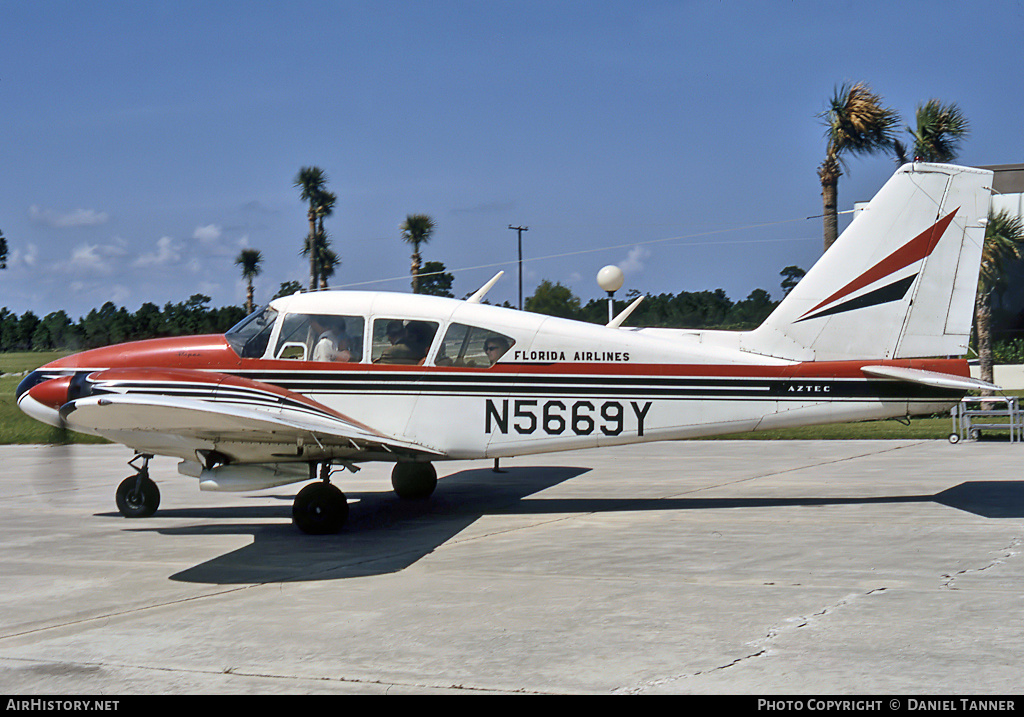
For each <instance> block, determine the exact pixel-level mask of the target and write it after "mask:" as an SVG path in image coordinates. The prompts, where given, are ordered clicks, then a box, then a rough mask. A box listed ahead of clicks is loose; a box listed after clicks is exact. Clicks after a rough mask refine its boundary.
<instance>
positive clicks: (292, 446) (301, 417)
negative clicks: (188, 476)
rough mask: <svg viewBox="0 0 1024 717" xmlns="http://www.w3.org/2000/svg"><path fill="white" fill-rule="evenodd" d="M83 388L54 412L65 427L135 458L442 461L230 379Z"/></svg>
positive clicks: (128, 380)
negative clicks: (210, 454)
mask: <svg viewBox="0 0 1024 717" xmlns="http://www.w3.org/2000/svg"><path fill="white" fill-rule="evenodd" d="M88 383H89V386H88V388H87V389H86V390H85V393H86V394H87V395H85V396H83V397H81V398H78V399H75V400H73V401H70V402H68V403H66V404H65V405H64V406H62V407H61V411H60V412H61V417H62V419H63V420H64V421H65V423H66V425H67V426H68V427H69V428H71V429H72V430H76V431H81V432H84V433H92V434H95V435H99V436H103V437H105V438H108V439H109V440H113V441H115V442H117V443H123V444H125V445H127V446H129V447H132V448H135V450H138V451H140V452H148V453H156V454H160V455H175V456H180V457H182V458H184V459H186V460H196V451H202V450H206V451H217V452H218V453H220V454H222V455H224V456H226V457H228V458H230V459H231V460H232V461H233V462H245V463H248V462H270V461H276V462H281V461H287V460H293V461H313V460H326V459H329V458H342V459H348V460H373V459H379V458H384V459H389V460H394V459H395V458H396V457H397V456H409V457H411V456H431V457H435V458H436V457H441V456H443V453H442V452H440V451H437V450H435V449H433V448H430V447H427V446H424V445H421V444H417V443H413V442H410V441H406V440H403V439H401V438H400V437H397V436H390V435H386V434H384V433H381V432H379V431H376V430H375V429H373V428H371V427H370V426H367V425H365V424H363V423H360V422H358V421H356V420H354V419H352V418H350V417H348V416H345V415H344V414H341V413H338V412H337V411H334V410H332V409H330V408H328V407H326V406H324V405H323V404H321V403H318V402H317V401H314V400H312V399H310V398H308V397H306V396H303V395H301V394H297V393H295V392H293V391H288V390H286V389H283V388H280V387H277V386H272V385H270V384H266V383H262V382H260V381H252V380H249V379H244V378H239V377H237V376H229V375H226V374H216V373H207V372H203V371H192V370H185V369H178V370H159V371H156V370H143V369H110V370H107V371H101V372H97V373H94V374H92V375H90V376H89V379H88Z"/></svg>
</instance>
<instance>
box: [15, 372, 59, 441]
mask: <svg viewBox="0 0 1024 717" xmlns="http://www.w3.org/2000/svg"><path fill="white" fill-rule="evenodd" d="M51 376H52V374H50V375H48V374H46V373H44V372H42V371H33V372H32V373H30V374H29V375H28V376H26V377H25V379H24V380H23V381H22V382H21V383H20V384H18V390H17V392H16V395H17V399H18V408H20V409H21V410H22V411H24V412H25V413H27V414H28V415H29V416H31V417H32V418H34V419H36V420H37V421H42V422H43V423H48V424H50V425H51V426H58V427H59V426H60V424H61V421H60V413H59V409H60V407H61V406H63V405H64V404H65V403H67V402H68V389H69V388H70V386H71V379H72V377H71V376H57V377H55V378H51Z"/></svg>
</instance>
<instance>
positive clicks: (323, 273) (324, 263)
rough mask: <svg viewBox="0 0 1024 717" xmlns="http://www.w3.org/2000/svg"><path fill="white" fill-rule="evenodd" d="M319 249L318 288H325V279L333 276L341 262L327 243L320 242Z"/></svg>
mask: <svg viewBox="0 0 1024 717" xmlns="http://www.w3.org/2000/svg"><path fill="white" fill-rule="evenodd" d="M319 250H320V288H321V289H326V288H327V280H328V279H330V278H331V277H332V276H334V271H335V270H336V269H337V268H338V266H339V265H340V264H341V260H340V259H339V258H338V255H337V254H336V253H335V252H334V250H333V249H331V248H330V246H329V245H328V244H326V243H325V244H322V245H321V246H320V247H319Z"/></svg>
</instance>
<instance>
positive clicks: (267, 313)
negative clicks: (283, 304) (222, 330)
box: [224, 306, 277, 358]
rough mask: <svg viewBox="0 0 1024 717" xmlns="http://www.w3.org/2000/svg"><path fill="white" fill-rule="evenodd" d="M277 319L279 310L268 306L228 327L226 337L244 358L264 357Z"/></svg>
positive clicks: (236, 351)
mask: <svg viewBox="0 0 1024 717" xmlns="http://www.w3.org/2000/svg"><path fill="white" fill-rule="evenodd" d="M276 319H277V312H276V311H274V310H273V309H271V308H270V307H269V306H266V307H264V308H263V309H260V310H259V311H257V312H255V313H253V314H250V315H249V316H247V317H245V318H244V319H242V320H241V321H239V322H238V323H237V324H235V325H234V326H233V327H231V328H230V329H228V331H227V333H226V334H224V338H225V339H227V342H228V344H229V345H230V346H231V348H232V349H234V351H235V353H236V354H238V355H239V356H241V357H242V358H262V356H263V354H264V353H266V350H267V344H268V343H270V333H271V332H272V331H273V330H274V321H275V320H276Z"/></svg>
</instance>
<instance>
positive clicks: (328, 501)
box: [292, 481, 348, 535]
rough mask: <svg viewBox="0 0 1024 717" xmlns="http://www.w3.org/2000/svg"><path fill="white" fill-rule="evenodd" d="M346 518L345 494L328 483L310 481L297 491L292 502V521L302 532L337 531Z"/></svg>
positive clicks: (326, 532) (329, 532) (325, 532)
mask: <svg viewBox="0 0 1024 717" xmlns="http://www.w3.org/2000/svg"><path fill="white" fill-rule="evenodd" d="M347 520H348V501H347V500H346V499H345V494H344V493H342V492H341V491H340V490H338V489H337V488H335V487H334V486H333V485H331V484H330V483H324V482H322V481H321V482H317V483H310V484H309V485H307V486H306V487H305V488H303V489H302V490H300V491H299V493H298V495H296V496H295V502H294V503H292V522H293V523H295V526H296V527H297V528H298V529H299V530H301V531H302V532H303V533H308V534H310V535H329V534H331V533H337V532H338V531H339V530H341V528H342V526H344V525H345V521H347Z"/></svg>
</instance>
